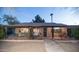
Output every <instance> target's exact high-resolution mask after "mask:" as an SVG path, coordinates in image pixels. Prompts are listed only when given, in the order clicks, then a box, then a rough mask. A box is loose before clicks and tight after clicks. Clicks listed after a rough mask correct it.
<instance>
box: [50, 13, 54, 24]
mask: <svg viewBox="0 0 79 59" xmlns="http://www.w3.org/2000/svg"><path fill="white" fill-rule="evenodd" d="M50 16H51V23H53V13H51V14H50Z"/></svg>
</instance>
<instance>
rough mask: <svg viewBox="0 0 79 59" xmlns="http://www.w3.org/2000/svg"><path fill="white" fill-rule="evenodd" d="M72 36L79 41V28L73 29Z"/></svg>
mask: <svg viewBox="0 0 79 59" xmlns="http://www.w3.org/2000/svg"><path fill="white" fill-rule="evenodd" d="M71 35H72V37H74V38H76V39H79V28H73V29H72V30H71Z"/></svg>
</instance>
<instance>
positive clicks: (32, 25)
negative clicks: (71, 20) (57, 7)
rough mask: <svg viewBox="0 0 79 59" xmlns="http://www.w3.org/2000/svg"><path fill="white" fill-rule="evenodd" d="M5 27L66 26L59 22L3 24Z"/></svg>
mask: <svg viewBox="0 0 79 59" xmlns="http://www.w3.org/2000/svg"><path fill="white" fill-rule="evenodd" d="M5 26H7V27H67V25H65V24H60V23H20V24H14V25H5Z"/></svg>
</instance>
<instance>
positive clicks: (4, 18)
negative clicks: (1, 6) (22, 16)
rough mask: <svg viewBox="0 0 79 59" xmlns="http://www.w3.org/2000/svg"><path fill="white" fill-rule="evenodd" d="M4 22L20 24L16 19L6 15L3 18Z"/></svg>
mask: <svg viewBox="0 0 79 59" xmlns="http://www.w3.org/2000/svg"><path fill="white" fill-rule="evenodd" d="M2 19H3V21H6V22H7V23H8V24H18V23H19V21H18V20H17V18H16V17H13V16H11V15H4V16H3V17H2Z"/></svg>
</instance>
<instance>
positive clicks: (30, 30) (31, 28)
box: [29, 27, 33, 39]
mask: <svg viewBox="0 0 79 59" xmlns="http://www.w3.org/2000/svg"><path fill="white" fill-rule="evenodd" d="M29 38H30V39H33V27H29Z"/></svg>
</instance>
